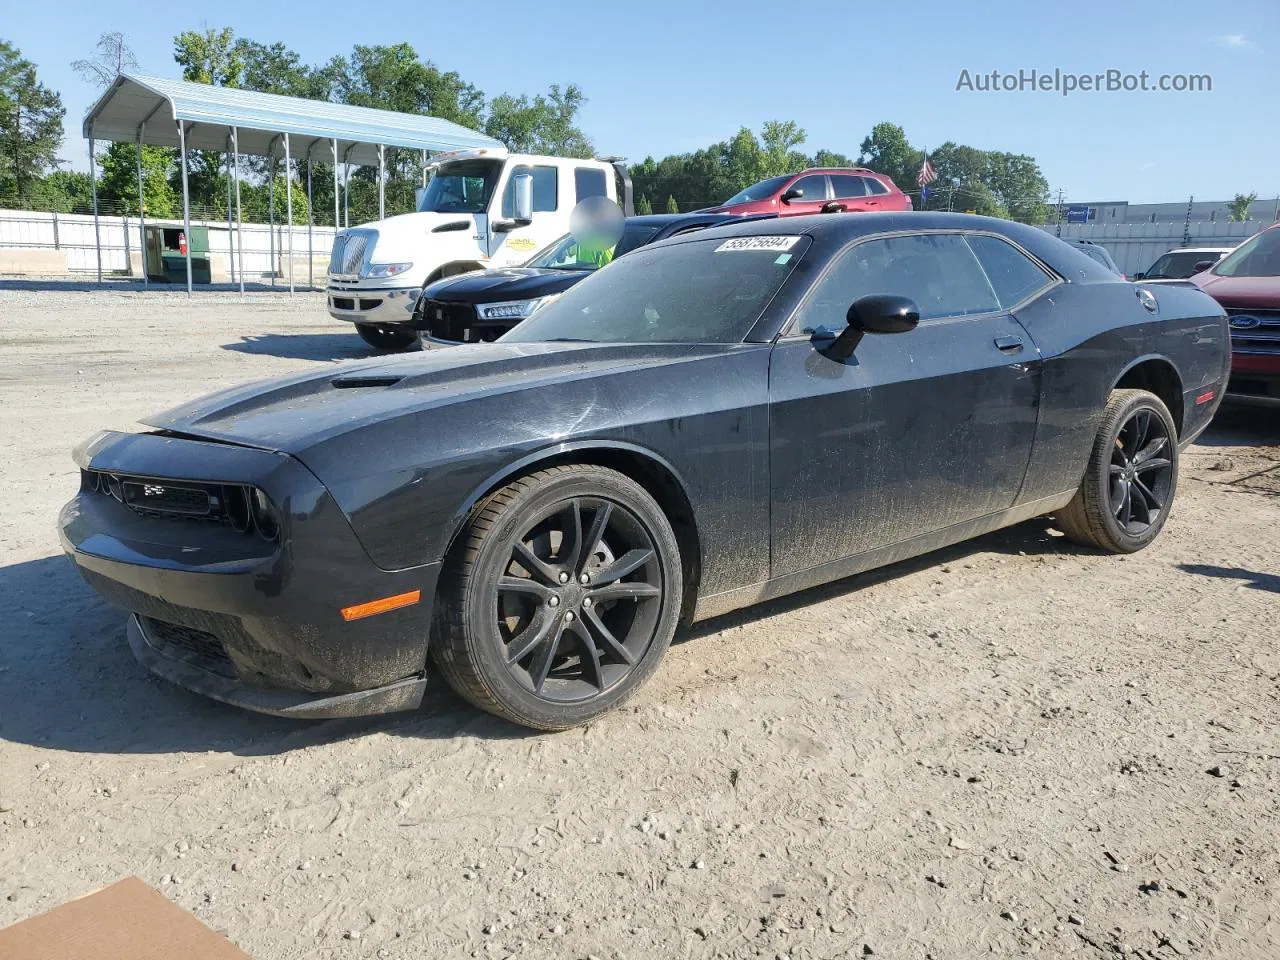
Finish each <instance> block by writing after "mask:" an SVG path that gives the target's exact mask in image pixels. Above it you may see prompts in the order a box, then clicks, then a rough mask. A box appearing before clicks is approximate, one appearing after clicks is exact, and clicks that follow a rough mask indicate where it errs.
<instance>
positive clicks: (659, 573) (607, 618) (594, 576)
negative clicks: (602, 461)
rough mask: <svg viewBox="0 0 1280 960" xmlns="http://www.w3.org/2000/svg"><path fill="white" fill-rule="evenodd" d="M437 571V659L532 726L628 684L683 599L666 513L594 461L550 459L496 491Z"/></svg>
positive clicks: (477, 696) (565, 716)
mask: <svg viewBox="0 0 1280 960" xmlns="http://www.w3.org/2000/svg"><path fill="white" fill-rule="evenodd" d="M442 578H443V579H442V582H441V597H440V603H439V605H438V614H437V621H436V624H437V628H436V633H435V636H434V637H433V640H432V650H433V655H434V657H435V660H436V662H437V664H438V665H439V666H440V668H441V672H442V673H443V674H444V676H445V678H446V679H447V680H448V681H449V684H450V685H451V686H452V687H453V688H454V690H456V691H457V692H458V693H459V694H460V695H461V696H463V697H464V698H466V699H467V700H469V701H470V702H471V703H473V704H475V705H476V706H478V707H480V708H481V709H483V710H488V711H489V712H490V713H495V714H497V715H499V716H501V717H505V718H506V719H508V720H510V721H512V722H514V723H519V724H523V725H525V726H529V727H535V728H537V729H542V730H561V729H565V728H567V727H572V726H576V725H578V724H581V723H584V722H586V721H588V720H590V719H592V718H593V717H596V716H598V715H599V714H601V713H603V712H605V711H606V710H609V709H611V708H612V707H614V706H616V705H617V704H619V703H621V702H622V701H623V700H624V699H626V698H627V697H628V696H630V695H631V693H633V692H634V691H635V690H636V689H637V688H639V687H640V686H641V685H642V684H643V683H644V682H645V681H646V680H647V679H648V678H649V676H650V675H651V674H652V673H653V671H654V670H655V669H656V668H657V665H658V662H659V661H660V660H661V659H662V656H663V654H664V653H665V652H666V649H667V647H668V646H669V645H670V643H671V636H672V634H673V633H674V632H675V628H676V621H677V619H678V617H679V612H680V600H681V591H682V577H681V567H680V551H679V547H678V545H677V543H676V539H675V535H674V534H673V533H672V531H671V525H670V523H669V522H668V521H667V518H666V516H665V515H664V514H663V512H662V509H661V508H660V507H659V506H658V504H657V503H656V502H655V501H654V499H653V498H652V497H651V496H650V495H649V494H648V492H647V491H646V490H645V489H644V488H643V487H641V486H640V485H639V484H637V483H636V482H635V481H633V480H631V479H630V478H628V477H626V476H623V475H622V474H620V473H617V472H616V471H613V470H608V469H605V468H604V467H598V466H591V465H574V466H562V467H551V468H548V469H546V470H541V471H538V472H537V473H532V474H529V475H528V476H525V477H521V478H520V479H518V480H515V481H513V482H512V483H510V484H508V485H507V486H505V487H503V488H502V489H501V490H499V491H498V492H497V493H495V494H493V495H492V496H491V497H490V498H489V499H488V500H486V501H485V502H484V503H483V505H482V506H481V507H480V508H479V509H478V511H477V512H476V514H475V515H474V516H473V518H472V520H471V522H470V524H469V526H468V528H467V530H466V531H465V532H464V534H463V535H462V537H461V538H460V539H459V541H458V543H457V545H456V546H455V548H454V549H453V550H452V551H451V553H450V555H449V558H448V559H447V560H446V569H445V571H444V573H443V574H442Z"/></svg>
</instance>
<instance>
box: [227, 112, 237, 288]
mask: <svg viewBox="0 0 1280 960" xmlns="http://www.w3.org/2000/svg"><path fill="white" fill-rule="evenodd" d="M226 146H227V147H228V149H227V269H228V270H230V271H231V282H232V283H235V282H236V250H235V243H234V242H233V238H232V236H231V150H230V147H231V137H227V143H226Z"/></svg>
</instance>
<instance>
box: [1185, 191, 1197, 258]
mask: <svg viewBox="0 0 1280 960" xmlns="http://www.w3.org/2000/svg"><path fill="white" fill-rule="evenodd" d="M1195 202H1196V198H1195V195H1194V194H1192V195H1191V196H1189V197H1187V218H1186V219H1185V220H1183V221H1182V245H1183V246H1184V247H1189V246H1190V245H1191V205H1192V204H1193V203H1195Z"/></svg>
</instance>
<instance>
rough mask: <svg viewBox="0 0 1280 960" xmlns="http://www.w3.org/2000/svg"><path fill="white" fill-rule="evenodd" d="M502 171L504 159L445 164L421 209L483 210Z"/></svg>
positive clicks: (427, 211)
mask: <svg viewBox="0 0 1280 960" xmlns="http://www.w3.org/2000/svg"><path fill="white" fill-rule="evenodd" d="M501 173H502V161H501V160H458V161H456V162H454V163H442V164H440V166H438V167H437V168H436V170H435V174H434V175H433V176H432V177H431V182H430V183H428V184H427V189H426V192H424V193H423V195H422V201H421V202H420V203H419V204H418V212H419V213H483V212H484V211H485V210H486V209H487V208H488V206H489V198H490V197H491V196H493V188H494V186H495V185H496V184H497V182H498V176H499V175H500V174H501Z"/></svg>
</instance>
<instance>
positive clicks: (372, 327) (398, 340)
mask: <svg viewBox="0 0 1280 960" xmlns="http://www.w3.org/2000/svg"><path fill="white" fill-rule="evenodd" d="M356 333H358V334H360V339H361V340H363V341H364V342H365V343H367V344H368V345H369V346H371V347H373V348H374V349H375V350H407V349H409V347H411V346H412V345H413V343H414V342H415V341H416V340H417V339H418V338H417V331H416V330H414V329H413V328H412V327H400V326H396V325H395V324H389V323H377V324H374V323H357V324H356Z"/></svg>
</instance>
